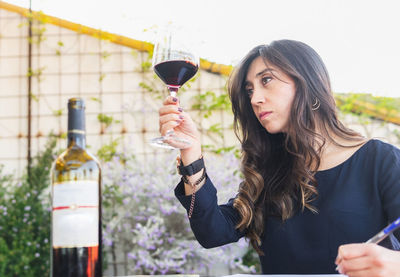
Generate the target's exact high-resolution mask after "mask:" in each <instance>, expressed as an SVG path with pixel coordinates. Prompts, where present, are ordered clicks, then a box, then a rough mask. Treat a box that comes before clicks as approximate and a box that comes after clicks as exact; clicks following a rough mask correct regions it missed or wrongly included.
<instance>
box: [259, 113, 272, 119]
mask: <svg viewBox="0 0 400 277" xmlns="http://www.w3.org/2000/svg"><path fill="white" fill-rule="evenodd" d="M271 114H272V112H261V113H259V115H258V117H259V118H260V120H263V119H265V118H267V117H268V116H270V115H271Z"/></svg>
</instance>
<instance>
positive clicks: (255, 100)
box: [251, 88, 265, 105]
mask: <svg viewBox="0 0 400 277" xmlns="http://www.w3.org/2000/svg"><path fill="white" fill-rule="evenodd" d="M264 102H265V97H264V94H263V93H262V91H261V90H260V89H256V88H254V89H253V94H252V95H251V104H252V105H257V104H262V103H264Z"/></svg>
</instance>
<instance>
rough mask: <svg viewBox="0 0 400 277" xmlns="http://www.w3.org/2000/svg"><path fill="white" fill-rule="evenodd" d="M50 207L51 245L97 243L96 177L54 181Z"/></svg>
mask: <svg viewBox="0 0 400 277" xmlns="http://www.w3.org/2000/svg"><path fill="white" fill-rule="evenodd" d="M52 208H53V210H52V241H53V242H52V244H53V247H54V248H59V247H60V248H72V247H91V246H98V245H99V189H98V182H97V181H88V180H85V181H68V182H62V183H57V184H56V185H53V199H52Z"/></svg>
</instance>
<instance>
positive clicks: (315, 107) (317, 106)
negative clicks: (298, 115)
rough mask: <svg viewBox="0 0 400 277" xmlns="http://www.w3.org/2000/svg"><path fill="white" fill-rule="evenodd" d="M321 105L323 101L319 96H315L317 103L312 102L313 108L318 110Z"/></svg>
mask: <svg viewBox="0 0 400 277" xmlns="http://www.w3.org/2000/svg"><path fill="white" fill-rule="evenodd" d="M320 106H321V102H319V100H318V98H315V103H314V104H312V107H311V110H313V111H316V110H318V109H319V107H320Z"/></svg>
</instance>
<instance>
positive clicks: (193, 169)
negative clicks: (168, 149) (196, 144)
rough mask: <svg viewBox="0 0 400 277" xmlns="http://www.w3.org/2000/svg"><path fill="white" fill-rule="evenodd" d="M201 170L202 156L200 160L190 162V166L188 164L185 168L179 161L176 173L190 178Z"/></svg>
mask: <svg viewBox="0 0 400 277" xmlns="http://www.w3.org/2000/svg"><path fill="white" fill-rule="evenodd" d="M203 168H204V160H203V156H201V157H200V159H198V160H196V161H194V162H192V163H191V164H189V165H187V166H184V165H183V163H182V160H180V159H179V163H178V172H179V174H180V175H183V176H192V175H193V174H196V173H197V172H199V171H200V170H202V169H203Z"/></svg>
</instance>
